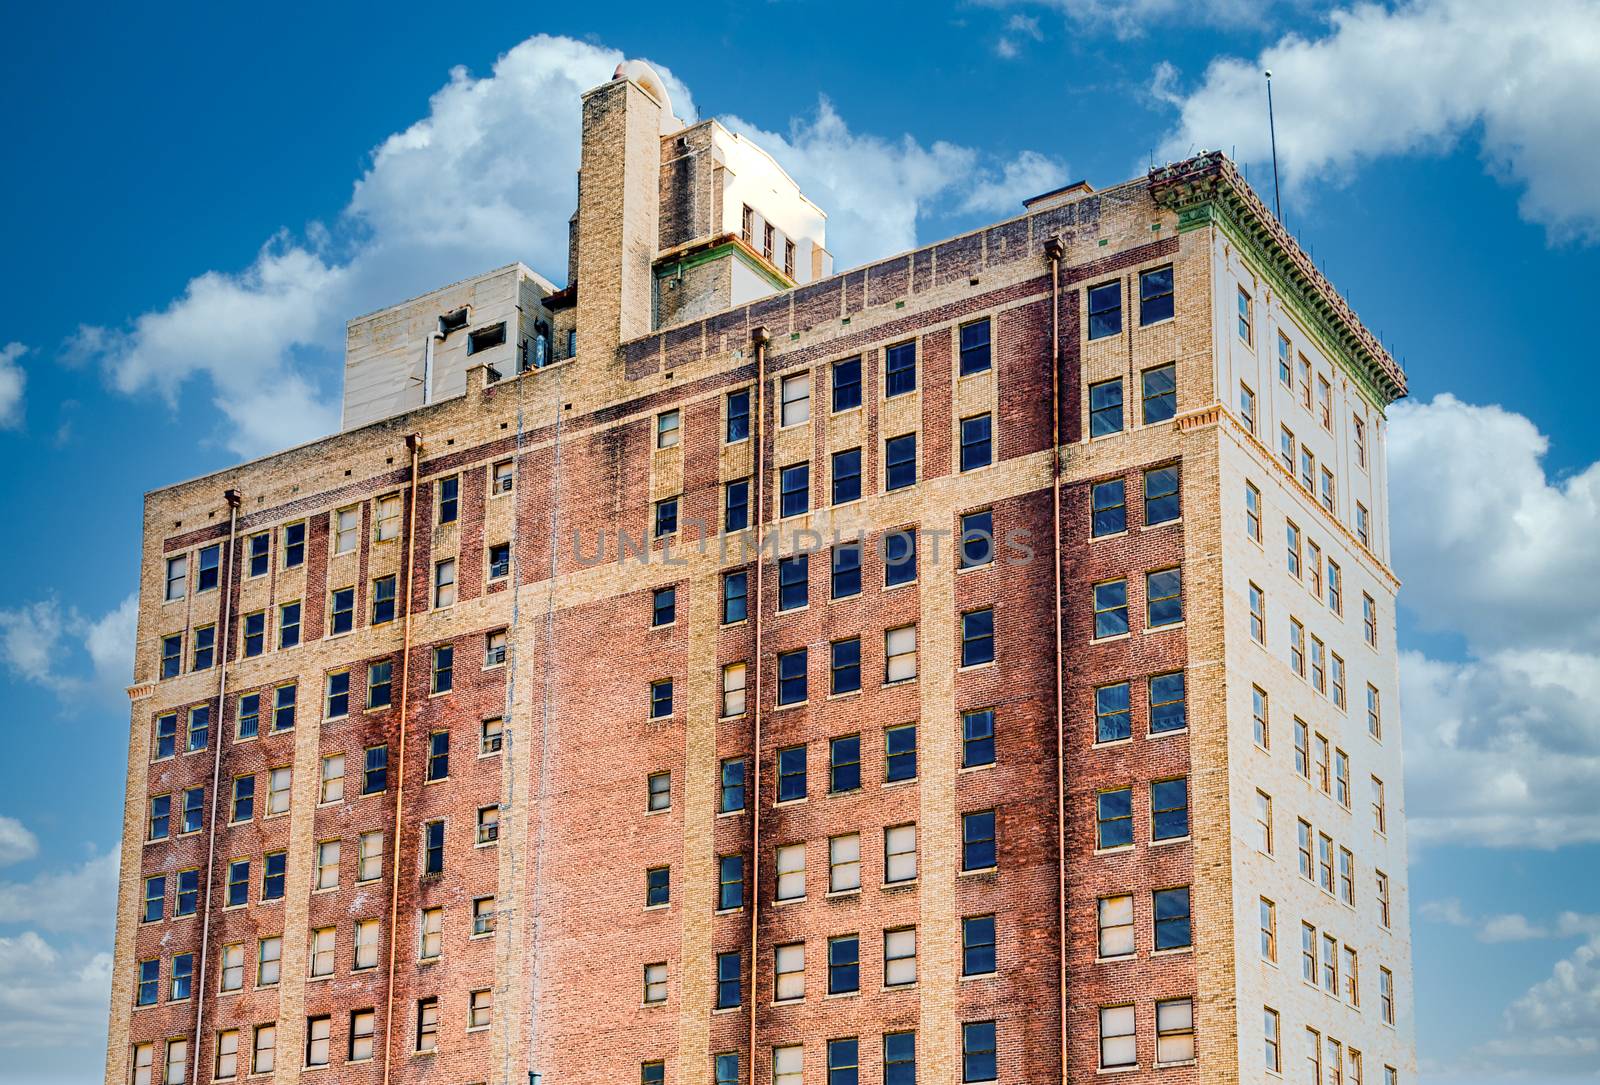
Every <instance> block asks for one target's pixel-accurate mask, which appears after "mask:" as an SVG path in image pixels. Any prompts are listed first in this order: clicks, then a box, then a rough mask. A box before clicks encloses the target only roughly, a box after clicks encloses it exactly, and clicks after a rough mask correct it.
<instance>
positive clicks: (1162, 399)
mask: <svg viewBox="0 0 1600 1085" xmlns="http://www.w3.org/2000/svg"><path fill="white" fill-rule="evenodd" d="M1138 391H1139V404H1138V406H1139V424H1140V425H1145V426H1153V425H1155V424H1156V423H1158V422H1166V421H1170V420H1171V419H1172V418H1173V416H1175V415H1176V414H1177V413H1178V369H1177V366H1176V365H1174V364H1172V363H1171V362H1168V363H1167V364H1166V365H1158V366H1154V367H1152V368H1150V369H1146V370H1143V371H1142V372H1140V374H1139V388H1138ZM1124 428H1126V426H1125V422H1124V419H1123V389H1122V378H1121V377H1114V378H1112V379H1111V380H1103V381H1096V382H1094V383H1093V384H1091V385H1089V438H1090V440H1093V439H1094V438H1096V437H1106V436H1109V435H1111V434H1113V433H1121V432H1122V431H1123V429H1124Z"/></svg>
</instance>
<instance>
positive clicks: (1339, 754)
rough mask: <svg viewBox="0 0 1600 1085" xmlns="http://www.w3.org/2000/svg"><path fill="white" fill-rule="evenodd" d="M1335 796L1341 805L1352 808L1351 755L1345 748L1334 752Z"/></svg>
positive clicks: (1335, 799)
mask: <svg viewBox="0 0 1600 1085" xmlns="http://www.w3.org/2000/svg"><path fill="white" fill-rule="evenodd" d="M1333 797H1334V801H1336V802H1337V803H1338V804H1339V805H1340V806H1342V807H1344V808H1345V809H1346V810H1348V809H1350V755H1349V754H1347V753H1345V752H1344V751H1343V750H1335V751H1334V754H1333Z"/></svg>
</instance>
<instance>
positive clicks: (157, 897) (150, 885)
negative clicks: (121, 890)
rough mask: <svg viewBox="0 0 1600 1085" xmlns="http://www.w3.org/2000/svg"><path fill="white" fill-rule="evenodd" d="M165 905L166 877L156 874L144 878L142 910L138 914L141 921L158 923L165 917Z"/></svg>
mask: <svg viewBox="0 0 1600 1085" xmlns="http://www.w3.org/2000/svg"><path fill="white" fill-rule="evenodd" d="M166 907H167V879H166V878H165V877H163V876H162V875H159V874H158V875H156V876H154V877H151V878H146V879H145V880H144V911H143V912H142V913H141V915H140V919H139V922H141V923H159V922H160V921H161V920H162V919H164V918H166Z"/></svg>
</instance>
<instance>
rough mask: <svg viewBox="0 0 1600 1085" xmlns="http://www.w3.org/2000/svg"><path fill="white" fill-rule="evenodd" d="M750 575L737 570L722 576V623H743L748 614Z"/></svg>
mask: <svg viewBox="0 0 1600 1085" xmlns="http://www.w3.org/2000/svg"><path fill="white" fill-rule="evenodd" d="M748 583H749V574H747V573H746V572H745V571H744V570H743V569H736V570H734V571H733V572H730V573H724V574H723V575H722V622H723V624H724V625H731V624H733V623H734V622H742V621H744V620H745V617H746V616H747V614H748V610H747V607H748V593H749V589H748V586H747V585H748Z"/></svg>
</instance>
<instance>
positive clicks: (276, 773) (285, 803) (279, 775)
mask: <svg viewBox="0 0 1600 1085" xmlns="http://www.w3.org/2000/svg"><path fill="white" fill-rule="evenodd" d="M293 776H294V770H293V769H292V768H290V767H289V766H287V765H282V766H279V767H278V768H275V769H271V770H270V771H268V773H267V816H268V817H271V816H272V815H274V814H286V813H288V812H289V785H290V783H291V782H292V780H293Z"/></svg>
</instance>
